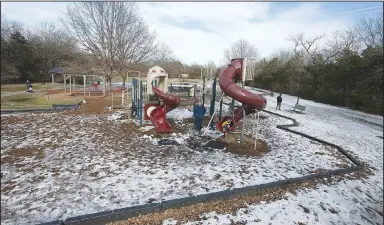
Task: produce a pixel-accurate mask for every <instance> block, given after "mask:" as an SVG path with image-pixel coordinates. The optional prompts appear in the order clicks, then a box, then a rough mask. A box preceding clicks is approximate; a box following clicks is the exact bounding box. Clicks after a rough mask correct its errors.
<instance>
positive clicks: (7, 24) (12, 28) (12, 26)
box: [1, 13, 24, 40]
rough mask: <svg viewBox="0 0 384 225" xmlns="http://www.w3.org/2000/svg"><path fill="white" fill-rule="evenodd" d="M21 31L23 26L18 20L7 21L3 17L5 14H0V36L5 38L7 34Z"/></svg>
mask: <svg viewBox="0 0 384 225" xmlns="http://www.w3.org/2000/svg"><path fill="white" fill-rule="evenodd" d="M16 31H18V32H20V33H23V31H24V26H23V24H22V23H21V22H18V21H9V20H7V19H6V18H5V15H4V14H3V13H2V14H1V38H2V39H4V40H7V38H8V37H9V35H10V34H11V33H14V32H16Z"/></svg>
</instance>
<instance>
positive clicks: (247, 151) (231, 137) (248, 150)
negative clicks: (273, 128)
mask: <svg viewBox="0 0 384 225" xmlns="http://www.w3.org/2000/svg"><path fill="white" fill-rule="evenodd" d="M238 138H239V134H232V133H229V134H226V135H225V137H224V136H222V137H220V138H218V139H217V140H218V141H221V142H224V143H226V144H228V147H227V150H228V152H231V153H233V154H238V155H246V156H261V155H263V154H264V153H267V152H268V145H267V142H265V141H263V140H260V139H258V140H257V145H256V149H255V139H254V138H252V137H250V136H248V135H244V143H243V144H240V143H238Z"/></svg>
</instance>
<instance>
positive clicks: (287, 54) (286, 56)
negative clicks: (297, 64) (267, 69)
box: [272, 49, 293, 63]
mask: <svg viewBox="0 0 384 225" xmlns="http://www.w3.org/2000/svg"><path fill="white" fill-rule="evenodd" d="M292 57H293V52H292V50H290V49H279V50H278V51H276V52H275V53H273V54H272V58H278V59H279V60H281V62H282V63H287V62H288V61H289V60H290V59H291V58H292Z"/></svg>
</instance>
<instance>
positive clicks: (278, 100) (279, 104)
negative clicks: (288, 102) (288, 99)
mask: <svg viewBox="0 0 384 225" xmlns="http://www.w3.org/2000/svg"><path fill="white" fill-rule="evenodd" d="M282 102H283V98H282V97H281V94H280V95H279V96H277V105H276V110H281V109H280V107H281V103H282Z"/></svg>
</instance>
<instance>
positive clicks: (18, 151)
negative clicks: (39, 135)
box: [1, 146, 44, 165]
mask: <svg viewBox="0 0 384 225" xmlns="http://www.w3.org/2000/svg"><path fill="white" fill-rule="evenodd" d="M34 156H36V157H37V158H43V157H44V151H43V149H41V148H40V147H35V146H31V147H25V148H13V149H11V150H9V151H7V152H5V153H3V154H2V156H1V164H2V165H3V164H11V165H13V164H16V163H17V162H19V161H21V160H22V158H31V157H34Z"/></svg>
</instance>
